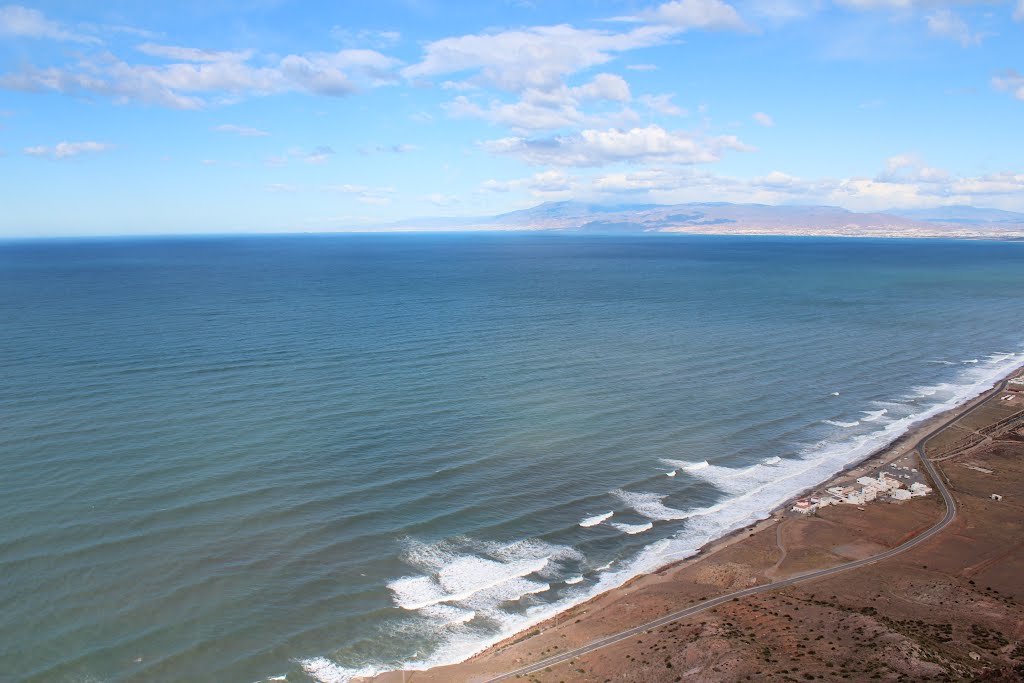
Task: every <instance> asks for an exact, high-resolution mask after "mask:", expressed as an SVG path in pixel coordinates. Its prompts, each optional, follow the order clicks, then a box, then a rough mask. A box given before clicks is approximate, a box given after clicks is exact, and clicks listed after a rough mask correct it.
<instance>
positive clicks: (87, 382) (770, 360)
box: [0, 234, 1024, 683]
mask: <svg viewBox="0 0 1024 683" xmlns="http://www.w3.org/2000/svg"><path fill="white" fill-rule="evenodd" d="M0 294H2V296H0V368H2V372H3V382H2V385H0V416H2V417H0V680H3V681H18V682H29V681H31V682H33V683H35V682H44V681H45V682H46V683H65V682H67V683H72V682H73V683H100V682H102V683H107V682H111V683H112V682H118V683H120V682H129V681H131V682H136V681H138V682H143V681H145V682H146V683H150V682H157V683H159V682H162V681H199V682H205V681H210V682H211V683H212V682H217V683H230V682H234V681H237V682H239V683H252V682H253V681H257V680H265V679H267V678H268V677H271V676H275V675H277V676H280V675H285V674H287V675H288V680H290V681H303V680H306V681H308V680H310V679H311V678H310V677H312V678H313V679H319V680H321V681H345V680H347V679H348V678H349V676H350V675H351V674H352V673H353V672H356V671H359V670H362V671H364V672H367V671H371V670H373V669H374V668H388V667H391V666H397V665H399V664H401V663H403V662H405V663H412V664H416V663H420V664H423V663H430V662H439V661H446V660H452V659H458V658H459V657H461V656H464V655H465V654H467V653H468V652H471V651H473V649H475V648H477V647H479V646H480V645H481V644H483V643H485V642H487V641H488V640H490V639H494V638H496V637H498V636H500V635H502V634H506V633H508V632H509V631H510V630H515V629H516V628H517V627H520V626H523V625H525V624H527V623H529V622H530V621H533V620H537V619H540V618H542V617H543V616H544V615H546V614H549V613H550V612H551V610H553V609H555V607H556V606H558V605H562V606H564V605H566V604H570V603H573V602H576V601H579V600H580V599H583V598H584V597H585V596H587V595H590V594H593V593H594V592H595V591H600V590H604V589H606V588H608V587H610V586H613V585H616V584H618V583H621V582H622V581H624V580H625V579H626V578H628V577H629V576H632V575H634V574H635V573H636V572H638V571H643V570H645V569H650V568H653V567H655V566H657V565H659V564H661V563H664V562H665V561H668V560H670V559H674V558H678V557H682V556H685V555H687V554H689V553H692V552H693V551H694V550H695V549H696V548H697V547H699V546H700V545H701V544H702V543H703V542H705V541H707V540H709V539H711V538H714V537H716V536H719V535H721V534H722V533H724V532H726V531H728V530H730V529H733V528H736V527H738V526H741V525H744V524H748V523H749V522H750V521H752V520H753V519H756V518H758V517H762V516H764V515H765V514H766V513H767V512H768V510H769V509H770V508H772V507H773V506H774V505H776V504H778V503H780V502H782V501H783V500H784V499H785V498H786V497H788V496H789V495H791V494H793V493H795V492H797V491H799V490H801V489H802V488H803V487H805V486H807V485H810V484H813V483H816V482H817V481H820V480H822V479H824V478H826V477H827V476H828V474H830V473H831V472H834V471H835V470H837V469H840V468H841V467H843V466H844V465H845V464H847V463H848V462H850V461H851V460H855V459H857V458H860V457H863V456H864V455H866V454H867V453H869V452H870V451H871V450H872V449H874V448H876V447H877V446H878V445H880V444H882V443H884V442H886V441H888V440H891V439H892V438H894V437H895V436H897V435H898V434H899V433H901V432H902V431H903V430H904V429H905V428H906V426H907V425H908V424H910V423H911V422H913V420H914V419H916V418H918V417H920V416H922V415H926V414H929V413H933V412H935V411H937V410H940V409H941V408H942V407H943V406H949V405H952V404H955V403H956V402H958V401H960V400H963V398H964V397H966V396H968V395H970V394H972V393H977V392H978V391H980V390H981V389H982V388H984V387H985V386H987V383H990V382H991V381H993V380H994V379H995V378H996V377H997V376H999V375H1001V374H1003V373H1004V372H1006V371H1008V370H1009V369H1010V368H1011V367H1014V366H1015V365H1018V364H1020V363H1021V362H1024V323H1022V322H1021V321H1022V319H1024V318H1022V316H1021V312H1022V310H1024V306H1022V303H1024V244H1021V243H998V242H940V241H909V240H908V241H903V240H844V239H795V238H755V237H742V238H735V237H698V236H679V235H673V236H629V237H613V236H565V235H526V234H497V235H493V234H492V235H484V234H473V235H408V234H405V235H378V236H368V235H341V236H289V237H237V238H202V239H185V238H180V239H146V240H87V241H46V242H43V241H38V242H6V243H0ZM834 392H838V395H833V393H834ZM670 471H674V472H676V475H675V476H672V477H668V476H665V475H666V473H668V472H670ZM725 501H732V504H731V505H727V506H726V505H722V503H723V502H725ZM609 512H612V513H614V514H613V515H612V516H611V517H607V513H609ZM602 518H604V519H603V521H600V523H598V520H601V519H602ZM581 521H583V522H584V523H585V524H589V526H581V525H580V522H581Z"/></svg>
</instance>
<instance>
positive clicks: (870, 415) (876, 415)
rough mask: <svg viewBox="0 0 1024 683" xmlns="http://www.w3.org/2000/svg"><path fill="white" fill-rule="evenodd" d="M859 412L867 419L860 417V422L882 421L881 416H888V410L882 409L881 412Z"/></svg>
mask: <svg viewBox="0 0 1024 683" xmlns="http://www.w3.org/2000/svg"><path fill="white" fill-rule="evenodd" d="M860 412H861V413H863V414H864V415H867V417H862V418H861V419H860V421H861V422H877V421H878V420H881V419H882V416H884V415H886V414H888V412H889V409H888V408H882V409H881V410H862V411H860Z"/></svg>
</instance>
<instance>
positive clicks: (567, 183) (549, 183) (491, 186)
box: [480, 169, 577, 197]
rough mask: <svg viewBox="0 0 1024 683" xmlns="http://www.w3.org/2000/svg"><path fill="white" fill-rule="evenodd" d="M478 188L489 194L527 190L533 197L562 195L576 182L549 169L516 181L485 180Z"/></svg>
mask: <svg viewBox="0 0 1024 683" xmlns="http://www.w3.org/2000/svg"><path fill="white" fill-rule="evenodd" d="M480 187H481V188H482V189H484V190H487V191H490V192H510V191H512V190H520V189H525V190H529V191H530V194H532V195H534V196H537V197H539V196H544V195H550V194H551V193H564V192H568V191H569V190H572V189H573V188H575V187H577V182H576V181H575V180H574V179H573V178H572V177H571V176H569V175H568V174H567V173H566V172H565V171H562V170H560V169H551V170H547V171H540V172H539V173H534V174H533V175H531V176H529V177H528V178H519V179H516V180H487V181H485V182H483V183H481V185H480Z"/></svg>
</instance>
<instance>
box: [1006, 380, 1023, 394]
mask: <svg viewBox="0 0 1024 683" xmlns="http://www.w3.org/2000/svg"><path fill="white" fill-rule="evenodd" d="M1006 390H1007V391H1024V377H1015V378H1013V379H1011V380H1010V381H1009V382H1007V383H1006Z"/></svg>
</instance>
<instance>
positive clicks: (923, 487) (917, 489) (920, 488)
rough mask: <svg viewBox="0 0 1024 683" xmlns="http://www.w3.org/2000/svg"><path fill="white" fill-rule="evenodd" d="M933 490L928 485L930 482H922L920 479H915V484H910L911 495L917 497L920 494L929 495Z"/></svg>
mask: <svg viewBox="0 0 1024 683" xmlns="http://www.w3.org/2000/svg"><path fill="white" fill-rule="evenodd" d="M931 492H932V487H931V486H928V484H922V483H921V482H919V481H915V482H914V483H913V484H911V485H910V495H911V496H914V497H915V498H916V497H918V496H927V495H928V494H929V493H931Z"/></svg>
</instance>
